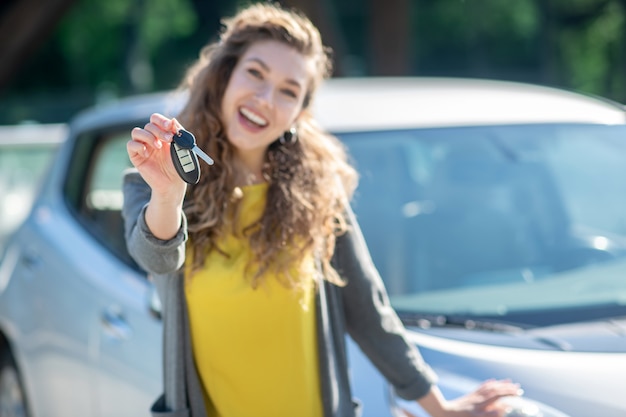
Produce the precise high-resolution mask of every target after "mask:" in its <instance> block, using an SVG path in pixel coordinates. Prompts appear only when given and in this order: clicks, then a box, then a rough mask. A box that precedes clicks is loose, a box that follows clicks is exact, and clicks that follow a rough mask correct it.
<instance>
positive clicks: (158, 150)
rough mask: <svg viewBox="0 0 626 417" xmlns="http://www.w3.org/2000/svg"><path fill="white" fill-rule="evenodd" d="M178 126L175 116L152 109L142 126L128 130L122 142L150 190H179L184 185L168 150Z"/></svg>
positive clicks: (165, 191) (180, 127)
mask: <svg viewBox="0 0 626 417" xmlns="http://www.w3.org/2000/svg"><path fill="white" fill-rule="evenodd" d="M180 129H182V125H181V124H180V123H179V122H178V121H177V120H176V119H169V118H167V117H165V116H163V115H161V114H158V113H154V114H152V116H151V117H150V122H149V123H147V124H146V125H145V126H144V127H143V128H139V127H136V128H134V129H133V130H132V132H131V140H130V141H129V142H128V144H127V146H126V148H127V151H128V156H129V158H130V161H131V163H132V164H133V165H134V166H135V167H136V168H137V169H138V170H139V173H140V174H141V176H142V177H143V178H144V180H145V181H146V182H147V183H148V185H150V187H151V188H152V190H153V191H156V192H162V193H168V192H171V191H172V190H173V189H179V192H178V193H177V194H180V190H181V189H182V190H184V188H185V185H184V183H183V181H182V180H181V179H180V177H179V176H178V174H177V173H176V169H175V168H174V164H173V163H172V160H171V156H170V151H169V144H170V142H172V138H173V135H174V134H175V133H176V132H178V131H179V130H180Z"/></svg>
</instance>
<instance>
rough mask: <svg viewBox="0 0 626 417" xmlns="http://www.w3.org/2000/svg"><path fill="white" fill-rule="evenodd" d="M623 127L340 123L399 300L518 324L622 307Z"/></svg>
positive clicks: (417, 307)
mask: <svg viewBox="0 0 626 417" xmlns="http://www.w3.org/2000/svg"><path fill="white" fill-rule="evenodd" d="M625 138H626V129H625V128H624V127H623V126H602V125H525V126H487V127H471V128H468V127H455V128H447V129H441V128H438V129H418V130H403V131H390V132H368V133H351V134H347V135H342V139H343V140H344V141H345V142H346V143H347V145H348V147H349V151H350V154H351V155H352V156H353V158H354V160H355V163H356V165H357V168H358V169H359V171H360V173H361V183H360V186H359V188H358V190H357V193H356V196H355V200H354V209H355V212H356V214H357V216H358V218H359V220H360V224H361V227H362V228H363V233H364V235H365V238H366V239H367V241H368V244H369V246H370V250H371V252H372V256H373V259H374V262H375V264H376V265H377V267H378V269H379V271H380V273H381V276H382V277H383V279H384V280H385V283H386V285H387V288H388V290H389V293H390V296H391V299H392V303H393V304H394V307H396V308H397V309H398V310H399V311H400V312H405V313H406V312H415V313H426V314H443V315H449V314H462V315H466V316H469V317H472V316H476V317H483V316H488V317H499V318H501V319H502V320H504V321H507V320H508V321H514V322H516V323H520V324H530V323H533V322H534V321H536V319H534V318H531V316H533V315H536V313H537V312H538V311H541V312H542V314H543V315H544V317H543V318H542V319H541V324H554V323H556V322H557V320H558V321H559V322H562V321H564V320H563V317H562V315H561V316H558V317H559V318H558V319H557V318H556V317H557V315H555V316H554V318H553V319H551V318H550V315H549V314H548V315H546V314H545V313H546V312H550V311H551V310H555V311H557V310H563V309H567V310H576V309H580V310H585V309H589V308H591V307H594V306H596V307H598V306H599V308H600V310H601V312H600V313H598V312H597V311H596V313H595V316H594V317H593V318H597V317H598V316H600V317H602V316H603V315H604V316H606V317H608V316H609V315H613V314H615V311H616V309H617V311H621V313H622V314H626V280H623V279H621V277H623V274H624V272H626V258H625V255H626V181H624V180H623V179H624V178H626V141H625ZM382 219H384V220H382ZM602 306H612V307H611V308H606V309H603V307H602ZM602 311H604V313H603V312H602ZM525 314H526V315H527V317H526V318H525ZM571 317H572V318H571V320H577V319H579V318H580V315H572V316H571ZM590 318H591V317H590ZM551 320H554V323H551ZM565 321H567V320H565Z"/></svg>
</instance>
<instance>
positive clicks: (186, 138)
mask: <svg viewBox="0 0 626 417" xmlns="http://www.w3.org/2000/svg"><path fill="white" fill-rule="evenodd" d="M174 142H176V144H177V145H178V146H180V147H181V148H184V149H190V150H191V151H193V153H195V154H196V155H198V156H199V157H200V158H201V159H202V160H203V161H204V162H206V163H207V164H209V165H213V163H214V161H213V159H212V158H211V157H210V156H209V155H207V154H206V153H205V152H204V151H203V150H202V149H200V148H198V145H196V137H195V136H194V135H193V134H192V133H191V132H189V131H187V130H185V129H180V130H179V131H178V133H177V134H176V135H174Z"/></svg>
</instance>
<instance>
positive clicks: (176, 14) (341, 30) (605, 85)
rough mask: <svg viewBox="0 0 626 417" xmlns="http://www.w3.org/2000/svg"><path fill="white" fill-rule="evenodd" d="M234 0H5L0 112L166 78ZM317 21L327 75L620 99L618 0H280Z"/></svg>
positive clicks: (623, 11)
mask: <svg viewBox="0 0 626 417" xmlns="http://www.w3.org/2000/svg"><path fill="white" fill-rule="evenodd" d="M246 3H248V2H242V1H236V0H150V1H148V0H132V1H131V0H46V1H41V0H5V1H3V2H1V3H0V39H2V40H3V42H2V44H0V88H1V90H0V124H15V123H21V122H24V121H37V122H42V123H50V122H55V123H56V122H66V121H67V120H68V119H69V118H71V116H73V115H74V114H75V113H76V112H77V111H79V110H80V109H82V108H85V107H87V106H91V105H94V104H97V103H100V102H104V101H108V100H112V99H114V98H116V97H121V96H127V95H130V94H134V93H141V92H147V91H155V90H164V89H169V88H173V87H175V86H176V84H177V83H178V80H179V79H180V77H181V75H182V74H183V72H184V70H185V68H186V67H187V66H188V65H189V64H190V62H191V61H193V60H194V59H195V57H196V55H197V53H198V50H199V49H200V47H201V46H202V45H204V44H205V43H206V42H207V41H209V40H212V39H215V37H216V33H217V32H218V30H219V27H220V26H219V22H220V18H221V17H223V16H225V15H229V14H232V13H233V12H234V11H235V10H236V9H237V8H238V7H239V6H241V5H243V4H246ZM280 3H282V4H284V5H286V6H294V7H297V8H299V9H301V10H303V11H305V12H306V13H307V15H309V16H310V17H311V19H312V20H313V21H314V23H316V24H317V25H318V26H319V28H320V30H321V32H322V35H323V37H324V40H325V42H326V43H327V44H328V45H330V46H331V47H332V48H333V49H334V51H335V63H336V71H335V76H337V77H340V76H354V75H356V76H370V75H441V76H465V77H480V78H497V79H506V80H515V81H527V82H534V83H539V84H545V85H551V86H557V87H564V88H568V89H573V90H578V91H583V92H587V93H591V94H596V95H602V96H605V97H608V98H611V99H614V100H617V101H619V102H624V101H626V82H625V80H624V77H625V74H626V71H624V69H625V68H626V22H625V18H624V16H625V15H626V1H625V0H515V1H503V0H437V1H433V0H386V1H381V0H283V1H281V2H280Z"/></svg>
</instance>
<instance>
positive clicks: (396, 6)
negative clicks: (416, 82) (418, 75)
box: [366, 0, 413, 75]
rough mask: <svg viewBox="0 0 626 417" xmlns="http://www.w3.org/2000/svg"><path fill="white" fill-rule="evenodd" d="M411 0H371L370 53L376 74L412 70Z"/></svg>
mask: <svg viewBox="0 0 626 417" xmlns="http://www.w3.org/2000/svg"><path fill="white" fill-rule="evenodd" d="M410 1H411V0H370V1H369V2H368V3H367V4H368V6H369V12H370V13H369V16H368V18H369V22H368V23H369V24H368V28H369V31H368V33H367V37H366V39H368V40H369V46H370V47H369V54H368V56H367V59H368V63H369V68H370V72H371V73H372V75H409V74H410V73H411V56H412V55H413V54H412V50H411V49H412V42H411V40H412V38H413V36H412V32H411V29H410V28H411V14H412V13H411V7H410V6H411V3H410Z"/></svg>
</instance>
